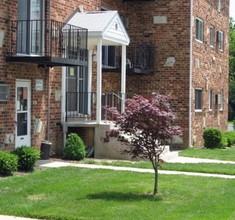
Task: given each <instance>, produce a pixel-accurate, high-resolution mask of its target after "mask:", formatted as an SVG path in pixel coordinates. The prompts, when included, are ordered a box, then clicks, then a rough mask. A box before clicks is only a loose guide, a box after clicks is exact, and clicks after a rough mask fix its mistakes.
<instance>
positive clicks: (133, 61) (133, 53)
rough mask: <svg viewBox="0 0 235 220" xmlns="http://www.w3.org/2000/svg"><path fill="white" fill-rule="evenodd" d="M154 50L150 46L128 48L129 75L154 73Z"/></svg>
mask: <svg viewBox="0 0 235 220" xmlns="http://www.w3.org/2000/svg"><path fill="white" fill-rule="evenodd" d="M154 49H155V48H154V47H152V46H149V45H138V46H130V47H127V73H135V74H151V73H153V72H154Z"/></svg>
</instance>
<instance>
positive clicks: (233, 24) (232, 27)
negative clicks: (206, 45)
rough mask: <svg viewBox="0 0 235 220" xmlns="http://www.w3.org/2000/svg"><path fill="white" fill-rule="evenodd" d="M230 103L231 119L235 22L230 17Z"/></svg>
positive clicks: (234, 104)
mask: <svg viewBox="0 0 235 220" xmlns="http://www.w3.org/2000/svg"><path fill="white" fill-rule="evenodd" d="M229 35H230V36H229V38H230V42H229V104H230V106H231V108H232V111H231V112H229V120H233V118H234V110H235V22H234V20H233V18H230V22H229Z"/></svg>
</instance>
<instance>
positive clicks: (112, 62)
mask: <svg viewBox="0 0 235 220" xmlns="http://www.w3.org/2000/svg"><path fill="white" fill-rule="evenodd" d="M101 11H108V9H107V8H101ZM102 66H103V68H115V67H116V47H115V46H102Z"/></svg>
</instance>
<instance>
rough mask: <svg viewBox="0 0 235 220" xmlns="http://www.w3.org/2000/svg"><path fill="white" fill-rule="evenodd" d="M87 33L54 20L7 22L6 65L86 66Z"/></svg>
mask: <svg viewBox="0 0 235 220" xmlns="http://www.w3.org/2000/svg"><path fill="white" fill-rule="evenodd" d="M87 37H88V30H87V29H84V28H80V27H76V26H73V25H69V24H66V23H62V22H58V21H54V20H18V21H12V22H11V39H10V41H11V42H10V48H9V51H8V53H7V57H6V58H7V61H15V62H17V61H19V62H35V63H39V64H45V65H48V66H55V65H57V66H66V65H86V64H87V56H88V53H87Z"/></svg>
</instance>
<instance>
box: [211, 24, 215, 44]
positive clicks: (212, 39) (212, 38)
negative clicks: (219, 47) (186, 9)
mask: <svg viewBox="0 0 235 220" xmlns="http://www.w3.org/2000/svg"><path fill="white" fill-rule="evenodd" d="M210 45H211V46H212V47H214V46H215V27H213V26H211V27H210Z"/></svg>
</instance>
